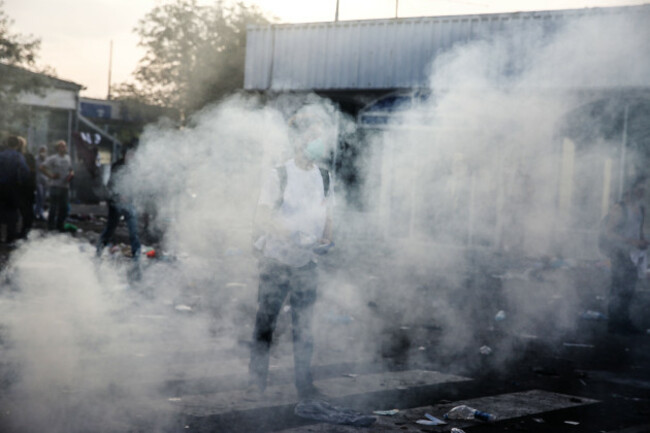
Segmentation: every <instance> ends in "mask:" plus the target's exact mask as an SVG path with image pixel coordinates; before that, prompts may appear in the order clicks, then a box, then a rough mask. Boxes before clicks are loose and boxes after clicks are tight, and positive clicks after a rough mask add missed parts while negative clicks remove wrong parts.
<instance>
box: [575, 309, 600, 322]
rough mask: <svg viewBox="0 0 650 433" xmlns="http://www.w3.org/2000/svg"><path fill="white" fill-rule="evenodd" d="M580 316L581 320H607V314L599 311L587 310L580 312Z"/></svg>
mask: <svg viewBox="0 0 650 433" xmlns="http://www.w3.org/2000/svg"><path fill="white" fill-rule="evenodd" d="M580 318H581V319H583V320H607V315H605V314H603V313H601V312H600V311H594V310H587V311H585V312H583V313H582V314H580Z"/></svg>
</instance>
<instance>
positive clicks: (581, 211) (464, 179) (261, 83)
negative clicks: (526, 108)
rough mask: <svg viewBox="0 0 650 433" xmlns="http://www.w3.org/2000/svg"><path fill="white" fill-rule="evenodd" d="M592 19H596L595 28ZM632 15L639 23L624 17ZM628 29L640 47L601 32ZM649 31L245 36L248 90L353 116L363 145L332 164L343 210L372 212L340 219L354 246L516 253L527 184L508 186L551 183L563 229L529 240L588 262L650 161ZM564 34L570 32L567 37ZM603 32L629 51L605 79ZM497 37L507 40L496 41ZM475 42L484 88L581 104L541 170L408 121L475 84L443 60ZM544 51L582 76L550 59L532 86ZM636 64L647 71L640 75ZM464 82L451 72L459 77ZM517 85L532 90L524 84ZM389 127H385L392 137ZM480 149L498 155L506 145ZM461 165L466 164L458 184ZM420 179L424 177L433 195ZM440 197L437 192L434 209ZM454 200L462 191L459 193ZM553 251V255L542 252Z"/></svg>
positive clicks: (501, 18) (551, 28) (476, 20)
mask: <svg viewBox="0 0 650 433" xmlns="http://www.w3.org/2000/svg"><path fill="white" fill-rule="evenodd" d="M591 17H594V18H596V19H597V25H596V26H593V24H594V23H593V22H591V20H590V18H591ZM629 17H632V19H631V20H628V18H629ZM581 18H585V19H586V21H590V22H589V23H586V24H590V25H588V26H586V27H588V28H589V31H587V32H586V34H582V33H581V31H585V30H584V28H582V27H580V26H579V24H581V22H582V21H581V20H580V19H581ZM621 18H625V20H624V21H625V24H626V25H627V24H630V25H629V26H628V28H626V31H625V32H623V33H625V34H628V35H642V36H641V37H637V38H636V40H634V41H631V40H629V38H628V39H626V38H625V37H624V36H621V34H613V35H609V34H608V33H606V32H608V31H609V30H613V29H621V28H625V26H621V21H622V20H621ZM576 19H577V20H576ZM648 22H650V4H649V5H643V6H629V7H618V8H594V9H580V10H559V11H543V12H520V13H507V14H486V15H465V16H449V17H424V18H405V19H386V20H370V21H349V22H336V23H333V22H330V23H311V24H295V25H265V26H253V27H249V29H248V40H247V52H246V69H245V89H246V90H249V91H253V92H265V93H269V94H275V93H298V94H300V93H309V92H315V93H317V94H319V95H321V96H323V97H327V98H329V99H331V100H333V101H334V102H335V103H337V104H338V105H339V106H340V108H341V109H342V110H343V111H345V112H348V113H350V114H353V115H354V116H355V117H356V119H357V123H358V126H360V128H358V130H357V135H356V136H354V137H351V138H350V140H349V141H348V138H347V137H342V138H341V140H340V142H339V144H338V147H337V152H338V153H337V154H336V155H335V157H334V164H333V167H334V168H335V169H336V175H337V181H338V182H339V185H342V186H343V188H342V189H344V190H345V194H346V201H347V202H348V203H359V205H358V209H359V210H360V211H362V212H364V217H363V218H360V219H358V221H360V224H358V225H356V226H352V225H351V224H350V223H349V222H350V221H356V220H355V219H354V218H348V217H347V216H343V217H341V220H345V221H346V224H345V225H344V226H345V227H341V228H339V229H340V230H342V229H344V228H347V229H348V231H349V233H348V234H349V235H350V236H356V237H360V236H362V235H360V233H367V235H363V236H366V237H367V238H368V239H375V238H377V237H378V236H379V237H381V236H384V235H386V236H388V237H389V238H399V239H407V240H409V241H411V240H417V241H418V242H420V241H425V242H428V241H431V240H432V241H434V242H443V243H445V242H452V243H456V244H462V245H464V246H468V247H475V246H478V245H480V246H489V247H491V248H499V247H500V246H503V245H505V244H507V243H508V241H507V236H506V235H507V234H509V232H510V231H512V230H510V227H509V224H510V223H509V221H510V220H511V219H513V218H514V217H513V215H512V212H511V211H510V210H508V209H507V206H506V205H505V204H504V203H507V202H508V200H509V199H508V200H506V199H505V197H510V196H511V195H512V196H515V195H516V194H515V193H513V192H512V191H510V190H508V188H506V185H513V184H514V185H518V184H524V182H523V181H521V182H520V181H517V180H513V179H515V178H514V176H515V175H514V174H512V173H515V174H516V173H519V172H521V173H526V174H527V175H529V174H531V173H532V175H539V176H542V174H543V175H544V176H546V177H545V178H543V182H541V181H540V183H545V184H546V185H547V188H548V190H549V191H551V192H549V194H548V195H547V196H544V198H543V199H540V200H541V201H540V203H543V206H542V208H544V209H553V210H552V211H550V212H551V213H553V215H554V216H555V220H554V221H561V223H560V222H558V223H557V224H554V225H553V226H552V227H545V228H544V230H546V231H544V230H542V231H540V232H539V233H538V232H537V231H536V230H537V228H535V227H533V228H532V229H531V228H530V227H528V228H527V229H526V236H528V238H529V239H533V241H531V242H533V243H536V245H535V247H539V245H541V244H543V243H545V242H548V243H549V245H550V244H551V243H552V242H551V241H546V240H545V241H544V242H538V241H539V239H547V240H548V239H561V240H563V241H566V240H567V239H570V240H571V241H570V242H568V244H569V245H570V247H571V248H572V249H571V250H568V249H567V250H565V251H561V250H555V251H554V252H555V253H557V252H558V251H561V252H562V253H566V254H569V255H574V256H578V255H580V254H583V255H585V254H586V255H588V254H591V253H593V252H594V251H596V248H595V247H594V245H593V239H595V237H594V232H595V230H596V229H597V226H598V223H599V220H600V217H601V216H602V214H603V213H604V212H606V211H607V208H608V205H609V203H610V202H611V200H616V199H617V197H620V194H621V193H622V191H623V186H624V179H625V178H626V177H629V175H631V174H634V173H637V172H639V171H640V172H645V171H646V168H645V167H647V161H650V129H648V125H650V121H649V120H650V73H649V71H648V68H647V65H648V62H647V61H645V60H646V59H648V58H650V48H649V47H650V44H648V42H650V41H649V40H645V41H644V40H643V38H646V39H647V35H648V34H649V33H648V30H647V23H648ZM594 28H595V30H594ZM601 29H602V30H601ZM562 30H569V31H568V32H567V33H564V32H562V33H561V31H562ZM601 31H602V32H603V33H601ZM590 32H591V33H590ZM596 32H597V33H596ZM602 34H606V35H608V37H611V39H612V41H613V44H612V46H610V47H608V48H609V49H610V51H611V49H612V48H614V51H616V48H617V47H619V46H621V45H620V44H627V45H626V50H624V51H625V52H626V53H627V54H626V55H625V56H624V57H621V56H613V58H614V60H610V58H608V59H607V61H608V62H609V61H613V62H618V63H615V67H613V68H610V70H605V69H606V68H604V67H603V65H604V64H606V63H607V62H602V61H601V62H600V63H599V62H598V61H594V62H591V61H589V60H590V56H591V57H594V58H596V57H598V55H597V53H599V52H600V50H601V48H602V47H601V46H600V45H599V44H603V43H605V44H606V43H607V41H606V39H607V38H602V37H600V35H602ZM558 35H561V36H562V37H563V38H564V37H565V36H566V35H569V36H574V37H575V36H576V35H578V36H579V37H578V38H577V39H579V40H580V44H578V45H577V46H573V45H572V48H574V49H575V50H576V51H574V52H571V51H570V50H569V51H568V52H561V55H560V56H559V57H556V56H555V55H554V53H553V52H552V50H557V47H558V46H560V45H561V44H562V41H564V40H565V39H560V43H556V42H557V41H556V39H557V38H556V36H558ZM501 36H502V38H501ZM597 36H598V37H597ZM495 38H499V42H501V43H494V44H491V41H493V40H494V39H495ZM617 38H618V39H617ZM471 43H476V44H477V48H478V49H477V51H480V54H481V55H480V56H477V58H478V60H477V61H475V62H473V63H471V64H463V65H461V67H466V68H472V67H475V68H480V74H477V75H481V78H483V77H487V82H486V83H487V85H494V84H496V85H497V86H501V85H502V84H505V85H506V86H503V88H512V87H511V86H512V85H513V83H515V85H516V86H523V88H524V89H525V90H531V92H530V93H534V94H537V95H542V96H548V97H549V98H552V95H553V94H556V93H557V94H562V95H571V96H577V97H576V98H572V100H571V104H572V105H569V106H568V107H565V109H568V110H569V111H568V112H566V113H564V114H563V117H564V119H565V122H564V125H557V128H558V129H557V131H555V132H556V135H557V137H555V138H554V139H551V140H549V142H548V149H549V156H548V158H547V160H545V161H544V163H543V164H540V163H539V161H538V160H535V161H533V162H532V163H531V164H529V165H527V164H526V163H523V162H521V161H520V162H512V161H510V162H509V163H508V164H510V165H508V164H506V163H505V162H504V163H503V164H502V163H501V161H500V160H499V158H494V160H489V161H488V160H485V159H481V158H482V156H481V155H473V154H469V153H468V154H463V153H462V151H461V150H454V147H453V146H452V145H451V143H448V142H447V141H445V139H446V138H445V137H455V136H456V135H454V133H455V132H458V131H456V130H438V129H436V128H437V126H435V125H433V126H432V122H429V121H428V120H430V119H428V118H424V119H420V118H419V117H414V115H413V112H412V110H411V111H409V109H410V108H412V107H416V106H418V105H421V104H422V103H427V101H430V102H431V101H435V100H436V98H437V97H438V96H439V95H438V94H437V93H438V92H440V91H441V90H442V91H443V92H440V93H444V90H446V89H445V88H446V87H447V88H450V86H449V84H450V83H453V82H455V86H461V87H462V86H465V85H467V84H466V83H465V82H463V81H462V80H458V79H455V78H456V77H454V76H451V75H448V74H450V72H449V71H448V70H447V69H445V68H442V67H439V65H438V64H437V63H436V62H440V61H444V60H445V57H446V56H447V55H450V56H451V55H453V54H454V48H456V47H459V48H460V47H461V46H462V47H463V50H464V49H465V48H467V46H468V44H470V45H471ZM617 44H619V45H617ZM632 44H635V45H632ZM548 47H550V48H548ZM540 48H543V49H548V50H551V51H550V52H544V53H543V54H545V55H550V56H552V57H553V59H554V60H555V61H560V62H566V63H567V64H570V63H571V62H574V63H576V64H578V62H576V58H575V57H573V58H572V57H571V56H577V55H578V54H579V55H580V56H582V57H583V58H581V59H580V60H581V63H579V69H572V68H556V69H554V68H553V63H552V62H551V64H550V66H548V65H547V67H545V68H542V69H535V74H534V75H533V76H532V77H531V76H528V75H527V74H526V73H527V72H529V71H527V68H528V67H529V66H530V65H529V64H527V63H526V62H527V61H528V62H530V61H531V58H532V57H533V56H531V52H532V54H534V55H538V54H540V53H538V52H537V51H536V50H538V49H540ZM540 51H543V50H540ZM630 52H634V53H637V52H638V55H639V56H640V57H639V58H641V59H643V60H644V61H643V62H635V59H634V56H630V55H629V53H630ZM567 53H568V54H567ZM556 54H557V53H556ZM558 59H559V60H558ZM601 60H602V59H601ZM636 60H638V58H637V59H636ZM639 64H642V65H643V66H641V67H637V66H638V65H639ZM644 68H645V69H644ZM585 69H588V70H589V71H587V72H589V73H585V72H586V71H585ZM456 72H458V70H457V69H454V70H452V72H451V74H453V73H456ZM460 72H463V71H460ZM461 75H462V74H461ZM468 75H471V74H468ZM432 76H435V80H436V85H435V86H431V85H430V79H431V77H432ZM521 76H525V77H526V78H527V80H525V81H524V82H521V81H517V80H516V78H517V77H521ZM481 84H483V83H481V82H479V83H478V85H477V84H476V83H471V84H469V86H478V87H472V88H471V92H470V93H472V92H474V91H476V95H477V96H480V90H481V88H480V86H481ZM507 84H509V85H510V86H507ZM517 88H518V89H521V88H522V87H517ZM432 89H434V90H432ZM555 91H558V92H555ZM403 113H406V114H407V121H404V122H403V121H402V120H401V118H400V114H403ZM451 114H452V115H455V114H454V113H451ZM422 115H425V116H426V115H428V113H426V112H425V113H422ZM413 120H415V122H413ZM389 121H390V122H391V123H390V127H389V128H386V126H387V125H388V122H389ZM560 123H562V122H560ZM458 125H461V126H458ZM458 125H456V126H457V128H458V129H462V128H466V125H464V124H462V122H459V123H458ZM386 131H388V133H387V134H386V133H385V132H386ZM480 132H481V131H474V130H472V131H470V132H468V134H470V135H471V133H476V136H477V137H481V134H480ZM391 134H392V135H391ZM399 134H405V135H399ZM406 134H409V135H408V136H409V137H410V138H411V139H412V140H413V141H415V142H417V143H424V144H429V145H432V144H434V143H436V142H438V143H447V144H450V145H449V146H447V147H446V148H445V149H447V151H441V150H440V146H439V147H438V151H437V153H436V155H434V156H431V155H426V156H427V157H429V159H428V160H427V159H426V158H424V156H425V155H422V154H417V153H415V154H413V153H409V152H410V151H409V148H407V147H406V146H404V143H403V141H404V137H405V136H406ZM447 140H448V141H449V140H450V139H449V138H447ZM452 141H453V140H452ZM603 142H605V143H606V145H607V146H608V149H609V150H608V152H609V153H607V152H604V153H603V154H601V155H599V156H598V157H597V158H593V157H592V158H582V156H583V155H584V153H585V152H584V150H585V149H588V148H589V147H590V146H592V145H593V144H594V143H603ZM485 145H486V146H487V147H489V146H494V148H495V149H497V148H498V147H499V143H498V140H497V142H487V143H485ZM411 147H413V146H411ZM442 147H444V146H442ZM632 150H633V151H634V152H632ZM411 151H412V149H411ZM364 152H365V153H364ZM368 155H372V157H373V158H377V161H379V162H378V163H377V165H376V166H373V169H372V170H367V168H366V166H365V164H366V162H367V160H368V159H369V156H368ZM631 155H633V156H631ZM641 156H642V157H641ZM367 158H368V159H367ZM403 159H406V161H405V162H404V166H406V167H409V169H408V170H405V171H402V172H399V171H397V169H396V168H395V167H398V166H399V165H400V164H401V163H400V162H399V161H402V160H403ZM521 159H522V160H523V156H522V158H521ZM422 160H427V161H429V162H431V161H434V162H435V164H436V167H437V169H436V170H431V169H430V166H429V165H421V166H420V165H418V164H422V162H421V161H422ZM356 161H359V163H357V162H356ZM396 161H397V162H396ZM413 161H415V162H417V163H416V164H415V165H414V166H413V167H411V166H410V165H409V163H410V162H413ZM506 166H507V169H505V168H504V167H506ZM454 167H458V170H457V172H458V173H456V172H455V171H454V170H455V168H454ZM587 172H588V173H591V174H592V175H593V176H592V180H594V179H595V180H594V183H585V182H581V179H582V177H583V176H578V175H576V173H587ZM549 173H550V174H549ZM435 176H439V178H437V177H435ZM481 176H485V177H481ZM416 179H417V181H415V180H416ZM425 179H429V182H428V184H427V181H426V180H425ZM443 184H444V185H447V186H449V187H448V188H447V187H445V188H442V189H440V188H441V187H439V185H443ZM366 185H372V186H373V188H374V189H372V188H371V189H372V193H373V194H374V195H367V194H366V193H367V191H364V188H365V186H366ZM431 185H434V187H431ZM436 185H437V186H436ZM601 185H602V188H600V186H601ZM436 188H438V189H436ZM396 191H397V192H396ZM435 191H438V192H437V193H436V194H437V195H435V199H432V197H433V194H434V192H435ZM449 191H456V192H459V191H462V193H460V192H459V193H455V195H454V194H452V193H451V192H449ZM509 194H510V195H509ZM432 202H433V203H435V206H433V207H432V208H427V206H426V205H425V204H427V203H432ZM454 206H455V207H454ZM456 208H457V209H461V211H458V212H456V213H455V214H454V215H455V217H453V218H449V220H446V219H445V218H444V216H441V215H442V213H444V211H449V210H450V209H456ZM479 210H480V211H481V212H482V213H479ZM346 211H347V210H346ZM441 212H442V213H441ZM436 218H438V220H439V221H438V220H436ZM508 218H510V219H508ZM445 223H446V225H445ZM378 228H379V229H378ZM522 230H523V229H522ZM450 232H451V233H454V236H455V237H454V239H451V238H450V237H449V233H450ZM522 232H523V231H522ZM378 233H379V235H378ZM540 233H541V234H540ZM522 238H523V236H522ZM522 242H523V241H522ZM560 244H562V245H564V244H567V242H564V243H563V242H559V243H558V245H560ZM564 246H566V245H564ZM564 246H563V247H562V248H564ZM551 247H553V248H556V247H557V245H555V246H553V245H550V246H548V248H549V249H551ZM544 248H546V246H545V247H544ZM558 248H559V247H558Z"/></svg>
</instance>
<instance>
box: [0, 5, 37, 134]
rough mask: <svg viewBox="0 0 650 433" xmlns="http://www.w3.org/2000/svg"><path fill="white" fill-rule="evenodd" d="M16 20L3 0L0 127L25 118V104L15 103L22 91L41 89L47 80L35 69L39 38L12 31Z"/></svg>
mask: <svg viewBox="0 0 650 433" xmlns="http://www.w3.org/2000/svg"><path fill="white" fill-rule="evenodd" d="M12 25H13V21H12V20H11V18H9V17H8V16H7V14H6V13H5V12H4V1H2V0H0V131H3V132H6V131H8V130H9V129H10V128H11V127H12V126H13V125H14V124H15V123H16V122H18V121H20V120H23V119H24V116H25V115H26V113H25V108H24V107H20V106H18V105H17V104H16V101H17V99H18V95H20V93H22V92H32V93H39V91H40V89H41V88H42V86H43V85H45V81H44V79H43V77H42V76H40V75H38V74H36V73H33V72H36V70H35V68H36V58H37V53H38V50H39V48H40V40H39V39H36V38H34V37H32V36H24V35H21V34H17V33H14V32H12V31H11V26H12Z"/></svg>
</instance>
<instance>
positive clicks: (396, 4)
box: [395, 0, 399, 19]
mask: <svg viewBox="0 0 650 433" xmlns="http://www.w3.org/2000/svg"><path fill="white" fill-rule="evenodd" d="M398 7H399V0H395V19H397V16H398V15H397V10H398Z"/></svg>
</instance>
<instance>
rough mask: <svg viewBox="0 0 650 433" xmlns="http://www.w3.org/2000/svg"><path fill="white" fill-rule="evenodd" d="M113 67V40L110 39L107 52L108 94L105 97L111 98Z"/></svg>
mask: <svg viewBox="0 0 650 433" xmlns="http://www.w3.org/2000/svg"><path fill="white" fill-rule="evenodd" d="M112 69H113V40H112V39H111V49H110V51H109V53H108V95H107V96H106V99H111V72H112Z"/></svg>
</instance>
